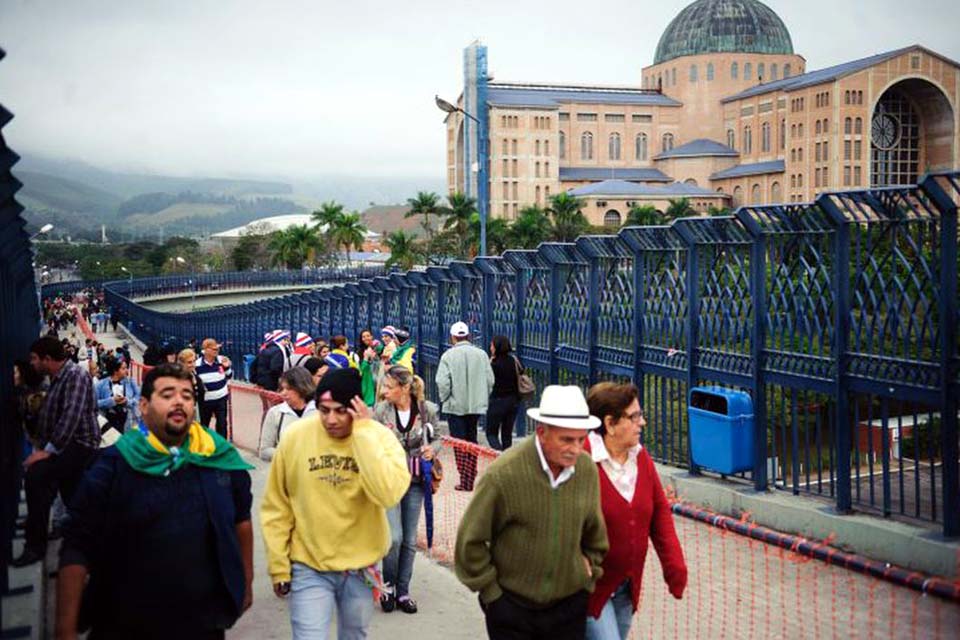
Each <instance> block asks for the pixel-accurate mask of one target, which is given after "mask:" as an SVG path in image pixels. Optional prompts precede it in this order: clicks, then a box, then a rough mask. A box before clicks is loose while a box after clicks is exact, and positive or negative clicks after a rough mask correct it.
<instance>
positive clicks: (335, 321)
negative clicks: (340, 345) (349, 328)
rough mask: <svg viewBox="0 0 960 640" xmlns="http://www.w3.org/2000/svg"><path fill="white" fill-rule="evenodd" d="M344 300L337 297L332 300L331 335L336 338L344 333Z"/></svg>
mask: <svg viewBox="0 0 960 640" xmlns="http://www.w3.org/2000/svg"><path fill="white" fill-rule="evenodd" d="M342 302H343V299H342V298H340V297H336V298H333V299H331V300H330V335H331V336H335V335H337V334H338V333H342V332H343V304H342Z"/></svg>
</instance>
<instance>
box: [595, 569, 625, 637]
mask: <svg viewBox="0 0 960 640" xmlns="http://www.w3.org/2000/svg"><path fill="white" fill-rule="evenodd" d="M632 621H633V597H632V595H631V593H630V581H629V580H624V581H623V584H621V585H620V586H619V587H617V590H616V591H614V592H613V595H612V596H610V599H609V600H607V604H605V605H603V610H602V611H601V612H600V617H599V618H594V617H593V616H587V635H586V640H626V638H627V634H628V633H630V623H631V622H632Z"/></svg>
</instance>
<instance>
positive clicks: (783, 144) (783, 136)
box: [780, 118, 787, 149]
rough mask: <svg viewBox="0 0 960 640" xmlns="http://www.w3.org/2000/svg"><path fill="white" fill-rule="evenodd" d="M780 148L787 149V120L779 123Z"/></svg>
mask: <svg viewBox="0 0 960 640" xmlns="http://www.w3.org/2000/svg"><path fill="white" fill-rule="evenodd" d="M780 148H781V149H786V148H787V119H786V118H784V119H783V120H781V121H780Z"/></svg>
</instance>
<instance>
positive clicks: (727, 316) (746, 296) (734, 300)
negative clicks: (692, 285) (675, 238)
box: [696, 245, 753, 354]
mask: <svg viewBox="0 0 960 640" xmlns="http://www.w3.org/2000/svg"><path fill="white" fill-rule="evenodd" d="M698 254H699V255H698V258H699V265H698V270H699V282H698V283H697V286H698V293H699V296H698V297H699V301H700V305H699V313H698V314H697V318H696V321H697V327H698V333H699V338H700V340H699V344H698V345H697V346H698V347H699V348H700V349H701V350H712V351H718V352H725V353H737V354H749V353H750V332H751V324H752V321H753V298H752V296H751V295H750V260H749V248H748V247H745V246H738V245H728V246H726V247H719V246H716V245H710V246H705V245H701V246H700V247H699V252H698Z"/></svg>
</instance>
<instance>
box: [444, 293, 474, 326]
mask: <svg viewBox="0 0 960 640" xmlns="http://www.w3.org/2000/svg"><path fill="white" fill-rule="evenodd" d="M460 320H463V314H462V313H461V309H460V284H459V283H457V282H444V283H443V327H442V329H443V331H444V332H445V333H446V332H447V331H449V330H450V325H452V324H453V323H454V322H458V321H460ZM471 330H473V328H472V327H471Z"/></svg>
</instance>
